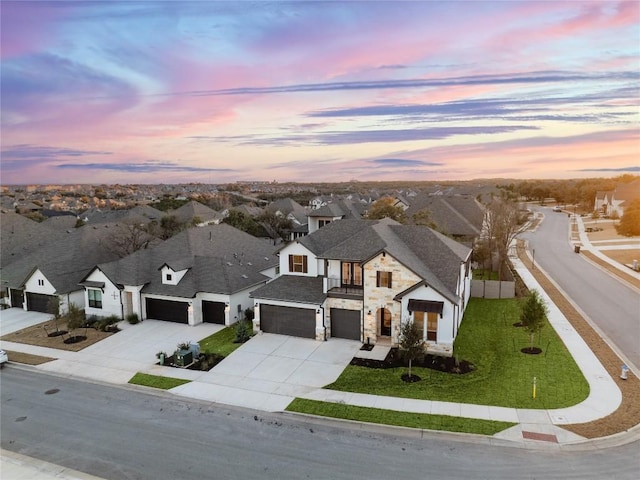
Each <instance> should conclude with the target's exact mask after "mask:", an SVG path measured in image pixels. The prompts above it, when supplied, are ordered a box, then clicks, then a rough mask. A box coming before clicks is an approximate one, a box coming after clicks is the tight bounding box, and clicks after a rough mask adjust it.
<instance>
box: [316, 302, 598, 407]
mask: <svg viewBox="0 0 640 480" xmlns="http://www.w3.org/2000/svg"><path fill="white" fill-rule="evenodd" d="M519 315H520V308H519V303H518V301H517V300H515V299H502V300H485V299H478V298H473V299H471V301H470V302H469V305H468V306H467V310H466V312H465V315H464V319H463V322H462V324H461V328H460V332H459V334H458V336H457V338H456V342H455V347H454V348H455V352H456V353H457V354H458V356H459V358H460V359H464V360H467V361H470V362H472V363H473V364H474V365H475V366H476V370H475V371H473V372H470V373H467V374H464V375H455V374H447V373H441V372H437V371H435V370H430V369H427V368H413V372H412V373H413V374H416V375H419V376H420V377H422V381H420V382H416V383H404V382H403V381H402V380H401V378H400V375H401V374H402V373H403V372H405V371H406V368H396V369H387V370H381V369H372V368H366V367H358V366H353V365H349V366H348V367H347V368H346V369H345V370H344V372H343V373H342V375H341V376H340V377H339V378H338V380H337V381H336V382H334V383H333V384H331V385H328V386H327V387H326V388H329V389H333V390H341V391H348V392H358V393H369V394H373V395H387V396H394V397H406V398H416V399H425V400H441V401H447V402H460V403H472V404H479V405H496V406H503V407H512V408H545V409H548V408H562V407H568V406H571V405H575V404H577V403H579V402H581V401H583V400H584V399H585V398H586V397H587V396H588V395H589V385H588V383H587V381H586V380H585V378H584V377H583V375H582V373H581V372H580V369H579V368H578V366H577V365H576V363H575V362H574V361H573V358H572V357H571V355H570V354H569V352H568V350H567V349H566V347H565V346H564V344H563V343H562V341H561V340H560V338H559V337H558V336H557V334H556V333H555V331H554V330H553V328H552V327H551V326H550V325H549V324H548V323H547V324H546V325H545V327H544V328H543V329H542V332H541V334H540V336H539V338H536V342H535V345H536V346H537V347H540V348H542V350H543V352H542V353H541V354H539V355H528V354H524V353H522V352H521V351H520V349H521V348H523V347H527V346H528V345H529V336H528V335H527V334H526V332H524V330H523V329H522V328H517V327H514V326H513V324H514V323H516V322H517V321H518V318H519ZM534 377H536V398H535V399H534V398H532V396H533V395H532V393H533V388H532V387H533V378H534Z"/></svg>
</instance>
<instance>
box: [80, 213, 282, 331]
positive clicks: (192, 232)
mask: <svg viewBox="0 0 640 480" xmlns="http://www.w3.org/2000/svg"><path fill="white" fill-rule="evenodd" d="M273 250H274V247H273V246H272V245H271V243H270V242H268V241H265V240H263V239H258V238H255V237H253V236H251V235H249V234H247V233H244V232H241V231H240V230H238V229H236V228H233V227H231V226H230V225H227V224H224V223H222V224H219V225H208V226H204V227H194V228H189V229H187V230H184V231H182V232H181V233H179V234H177V235H175V236H173V237H171V238H170V239H168V240H166V241H165V242H163V243H162V244H160V245H158V246H156V247H153V248H149V249H143V250H138V251H137V252H135V253H133V254H131V255H129V256H127V257H125V258H122V259H120V260H117V261H114V262H109V263H103V264H99V265H96V266H94V268H93V269H91V271H89V272H88V273H87V274H86V275H85V276H84V278H82V279H81V280H80V281H79V283H80V284H81V285H82V286H83V288H84V296H85V302H84V305H85V312H86V314H87V315H96V316H102V317H104V316H109V315H116V316H118V317H121V318H125V317H126V316H127V315H129V314H133V313H135V314H137V315H138V317H139V318H141V319H146V318H152V319H155V320H165V321H169V322H177V323H185V324H189V325H196V324H199V323H202V322H209V323H219V324H223V325H230V324H232V323H234V322H236V321H238V320H241V319H242V318H243V314H244V311H245V310H246V309H247V308H251V307H253V300H251V299H250V297H249V293H250V292H251V291H252V290H254V289H255V288H257V287H259V286H261V285H264V284H265V283H267V281H268V280H270V279H271V278H272V277H274V276H275V273H276V266H277V264H278V259H277V257H276V255H275V254H274V251H273Z"/></svg>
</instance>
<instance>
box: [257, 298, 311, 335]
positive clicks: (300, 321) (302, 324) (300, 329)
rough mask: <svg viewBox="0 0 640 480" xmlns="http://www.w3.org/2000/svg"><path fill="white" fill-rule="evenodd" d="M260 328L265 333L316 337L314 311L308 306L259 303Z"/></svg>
mask: <svg viewBox="0 0 640 480" xmlns="http://www.w3.org/2000/svg"><path fill="white" fill-rule="evenodd" d="M260 330H262V331H263V332H266V333H278V334H280V335H292V336H294V337H304V338H316V311H315V310H312V309H309V308H293V307H280V306H275V305H260Z"/></svg>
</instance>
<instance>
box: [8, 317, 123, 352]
mask: <svg viewBox="0 0 640 480" xmlns="http://www.w3.org/2000/svg"><path fill="white" fill-rule="evenodd" d="M57 330H67V325H66V324H65V322H64V321H58V329H57ZM57 330H56V325H55V322H53V320H49V321H47V322H43V323H39V324H37V325H33V326H31V327H27V328H23V329H22V330H18V331H17V332H13V333H7V334H6V335H3V336H2V337H0V339H2V340H6V341H7V342H16V343H26V344H28V345H38V346H40V347H49V348H57V349H59V350H68V351H71V352H78V351H80V350H82V349H83V348H86V347H88V346H89V345H93V344H94V343H97V342H99V341H100V340H103V339H105V338H107V337H110V336H111V335H113V333H114V332H102V331H100V330H95V329H93V328H87V329H84V328H80V329H77V330H74V331H72V332H67V333H65V334H63V335H58V336H49V334H51V333H54V332H56V331H57ZM73 336H84V337H87V338H86V339H85V340H82V341H80V342H76V343H65V339H67V338H69V337H73Z"/></svg>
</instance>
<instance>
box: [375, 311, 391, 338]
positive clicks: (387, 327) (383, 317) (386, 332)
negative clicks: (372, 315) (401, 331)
mask: <svg viewBox="0 0 640 480" xmlns="http://www.w3.org/2000/svg"><path fill="white" fill-rule="evenodd" d="M378 324H379V325H380V336H382V337H390V336H391V312H390V311H389V310H388V309H386V308H379V309H378Z"/></svg>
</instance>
